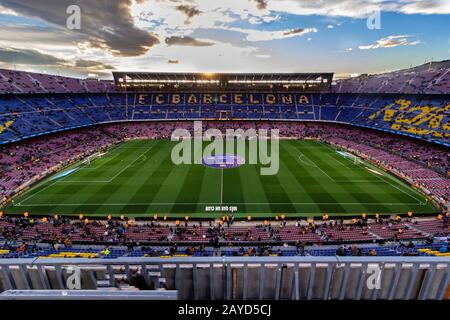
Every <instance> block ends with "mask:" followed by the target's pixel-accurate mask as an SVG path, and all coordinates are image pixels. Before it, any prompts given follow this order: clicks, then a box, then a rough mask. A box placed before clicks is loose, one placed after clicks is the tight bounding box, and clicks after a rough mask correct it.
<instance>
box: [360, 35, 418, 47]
mask: <svg viewBox="0 0 450 320" xmlns="http://www.w3.org/2000/svg"><path fill="white" fill-rule="evenodd" d="M418 44H420V40H418V39H417V38H416V37H414V36H410V35H397V36H389V37H386V38H383V39H380V40H377V41H376V43H373V44H370V45H367V46H359V47H358V48H359V49H360V50H370V49H379V48H394V47H400V46H415V45H418Z"/></svg>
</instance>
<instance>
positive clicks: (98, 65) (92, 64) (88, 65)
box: [75, 59, 116, 70]
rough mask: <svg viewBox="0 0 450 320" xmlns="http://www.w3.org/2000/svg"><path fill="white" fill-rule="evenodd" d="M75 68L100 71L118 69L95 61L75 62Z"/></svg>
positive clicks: (81, 60)
mask: <svg viewBox="0 0 450 320" xmlns="http://www.w3.org/2000/svg"><path fill="white" fill-rule="evenodd" d="M75 67H78V68H86V69H96V70H98V69H100V70H115V69H116V68H114V67H113V66H112V65H109V64H105V63H103V62H100V61H94V60H83V59H80V60H77V61H76V62H75Z"/></svg>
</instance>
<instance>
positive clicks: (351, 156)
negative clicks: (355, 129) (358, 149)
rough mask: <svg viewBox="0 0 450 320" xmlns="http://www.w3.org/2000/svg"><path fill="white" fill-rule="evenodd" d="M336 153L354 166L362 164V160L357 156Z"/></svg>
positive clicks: (341, 152) (340, 152)
mask: <svg viewBox="0 0 450 320" xmlns="http://www.w3.org/2000/svg"><path fill="white" fill-rule="evenodd" d="M336 152H337V153H339V154H340V155H341V156H343V157H345V158H347V159H349V160H351V161H352V162H353V163H354V164H356V165H359V164H361V163H363V161H362V159H361V158H360V157H358V156H355V155H354V154H351V153H348V152H343V151H336Z"/></svg>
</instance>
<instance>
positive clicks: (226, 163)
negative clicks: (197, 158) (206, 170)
mask: <svg viewBox="0 0 450 320" xmlns="http://www.w3.org/2000/svg"><path fill="white" fill-rule="evenodd" d="M202 163H203V165H205V166H207V167H211V168H216V169H231V168H237V167H239V166H241V165H243V164H244V163H245V159H244V158H243V157H241V156H240V155H236V154H216V155H210V156H207V157H204V158H203V161H202Z"/></svg>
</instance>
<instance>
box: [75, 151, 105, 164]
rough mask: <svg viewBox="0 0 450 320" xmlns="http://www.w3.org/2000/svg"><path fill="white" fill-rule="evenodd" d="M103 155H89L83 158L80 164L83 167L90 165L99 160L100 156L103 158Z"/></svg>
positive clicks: (98, 153) (99, 153)
mask: <svg viewBox="0 0 450 320" xmlns="http://www.w3.org/2000/svg"><path fill="white" fill-rule="evenodd" d="M104 154H105V153H101V152H97V153H94V154H91V155H89V156H87V157H86V158H84V160H83V161H82V162H81V163H82V164H84V165H87V166H88V165H90V164H91V162H92V161H94V160H95V159H98V158H100V157H101V156H103V155H104Z"/></svg>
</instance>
